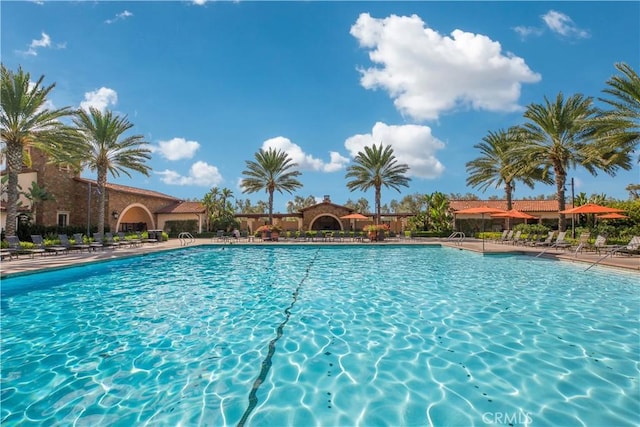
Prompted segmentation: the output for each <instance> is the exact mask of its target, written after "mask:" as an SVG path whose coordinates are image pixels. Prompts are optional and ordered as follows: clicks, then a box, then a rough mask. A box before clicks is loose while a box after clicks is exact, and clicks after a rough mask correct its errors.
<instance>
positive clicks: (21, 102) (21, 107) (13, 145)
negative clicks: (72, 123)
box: [0, 65, 74, 236]
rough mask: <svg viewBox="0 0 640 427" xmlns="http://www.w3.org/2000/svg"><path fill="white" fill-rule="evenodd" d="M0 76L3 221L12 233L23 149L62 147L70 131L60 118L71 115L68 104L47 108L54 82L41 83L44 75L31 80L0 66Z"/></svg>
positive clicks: (11, 233) (71, 111) (24, 75)
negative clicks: (4, 169) (4, 176)
mask: <svg viewBox="0 0 640 427" xmlns="http://www.w3.org/2000/svg"><path fill="white" fill-rule="evenodd" d="M1 74H2V76H1V77H0V79H1V80H0V81H1V84H0V105H1V106H2V111H1V114H0V139H1V141H2V144H3V145H4V147H3V151H4V153H3V154H4V156H5V158H6V162H7V176H8V179H7V187H6V191H7V204H6V206H7V224H6V230H5V232H6V235H7V236H15V235H16V217H17V214H18V197H19V194H18V193H19V191H18V175H19V174H20V172H21V171H22V165H23V163H24V152H25V149H26V148H27V147H29V146H34V147H37V148H39V149H41V150H43V151H45V152H47V153H49V154H56V153H57V152H60V151H64V150H65V143H66V142H67V141H70V140H72V139H73V135H74V131H73V129H72V128H71V127H69V126H66V125H64V124H63V123H62V122H61V121H60V120H61V119H63V118H65V117H67V116H70V115H71V114H73V110H72V109H71V107H64V108H59V109H55V110H51V109H49V108H46V107H47V104H46V103H47V98H48V96H49V94H50V93H51V91H52V90H53V88H54V87H55V84H52V85H50V86H46V87H45V86H43V81H44V76H41V77H40V78H39V79H38V80H37V81H36V82H35V83H32V82H31V76H30V74H29V73H25V72H24V71H23V70H22V68H21V67H20V68H18V71H17V72H15V73H14V72H12V71H9V70H8V69H7V68H5V66H4V65H2V70H1Z"/></svg>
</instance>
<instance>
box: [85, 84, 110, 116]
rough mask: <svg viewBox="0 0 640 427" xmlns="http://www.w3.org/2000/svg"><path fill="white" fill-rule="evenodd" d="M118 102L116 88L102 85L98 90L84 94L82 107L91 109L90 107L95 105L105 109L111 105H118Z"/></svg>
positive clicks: (99, 108) (101, 109)
mask: <svg viewBox="0 0 640 427" xmlns="http://www.w3.org/2000/svg"><path fill="white" fill-rule="evenodd" d="M117 102H118V93H117V92H116V91H115V90H113V89H109V88H107V87H101V88H100V89H98V90H94V91H92V92H86V93H85V94H84V101H82V102H81V103H80V108H82V109H83V110H85V111H89V108H90V107H93V108H97V109H98V110H100V111H104V110H105V108H107V107H108V106H109V105H116V103H117Z"/></svg>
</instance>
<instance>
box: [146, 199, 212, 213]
mask: <svg viewBox="0 0 640 427" xmlns="http://www.w3.org/2000/svg"><path fill="white" fill-rule="evenodd" d="M204 212H205V209H204V205H203V204H202V203H200V202H178V203H174V204H171V205H167V206H165V207H163V208H162V209H158V211H156V213H164V214H167V213H174V214H179V213H204Z"/></svg>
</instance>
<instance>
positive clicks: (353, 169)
mask: <svg viewBox="0 0 640 427" xmlns="http://www.w3.org/2000/svg"><path fill="white" fill-rule="evenodd" d="M353 161H354V163H355V164H353V165H351V166H349V167H348V168H347V175H346V178H352V179H351V181H349V182H347V188H349V190H351V191H354V190H362V191H367V190H368V189H370V188H372V187H373V188H374V189H375V203H376V224H380V194H381V189H382V186H385V187H387V188H393V189H395V190H396V191H398V192H400V186H403V187H408V186H409V181H411V178H408V177H407V176H405V173H407V171H408V170H409V166H408V165H406V164H404V163H403V164H398V161H397V159H396V156H394V154H393V148H391V145H387V146H385V147H383V146H382V143H380V146H376V145H375V144H373V146H371V147H368V146H367V147H364V152H362V151H360V152H358V154H357V155H356V157H355V159H353Z"/></svg>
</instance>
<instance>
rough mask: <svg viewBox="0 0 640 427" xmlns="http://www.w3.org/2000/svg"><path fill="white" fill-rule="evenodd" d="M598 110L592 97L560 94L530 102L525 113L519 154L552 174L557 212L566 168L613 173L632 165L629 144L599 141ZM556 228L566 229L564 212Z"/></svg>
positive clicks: (562, 197)
mask: <svg viewBox="0 0 640 427" xmlns="http://www.w3.org/2000/svg"><path fill="white" fill-rule="evenodd" d="M597 112H598V110H597V109H596V108H595V107H594V106H593V102H592V99H591V98H588V97H587V98H585V97H584V96H582V95H580V94H576V95H572V96H570V97H569V98H567V99H566V100H565V99H564V96H563V95H562V93H559V94H558V96H557V97H556V100H555V101H554V102H550V101H549V100H548V99H547V98H546V97H545V100H544V104H531V105H529V106H528V107H527V110H526V111H525V113H524V117H525V118H526V119H528V120H529V121H528V122H527V123H525V124H524V130H525V134H524V136H525V142H526V146H525V147H523V151H522V153H521V154H522V155H523V156H524V158H525V159H527V161H528V162H530V164H531V165H533V166H536V167H538V166H540V167H542V168H543V169H544V170H545V172H546V173H547V174H549V175H551V174H553V175H552V176H553V177H554V180H555V183H556V197H557V200H558V208H559V210H560V211H562V210H564V209H565V184H566V181H567V170H568V169H570V168H575V167H577V166H582V167H584V168H585V169H586V170H587V171H589V173H591V174H592V175H597V171H598V170H603V171H605V172H606V173H608V174H610V175H614V174H615V171H616V170H617V169H618V168H623V169H630V168H631V163H630V161H629V160H630V158H629V148H628V144H626V143H619V144H613V142H614V141H611V142H612V144H601V143H599V141H598V139H597V134H596V132H595V131H594V130H595V126H596V125H597V121H596V120H595V117H596V114H597ZM558 228H559V229H560V230H561V231H565V230H566V218H565V215H564V214H560V216H559V219H558Z"/></svg>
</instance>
